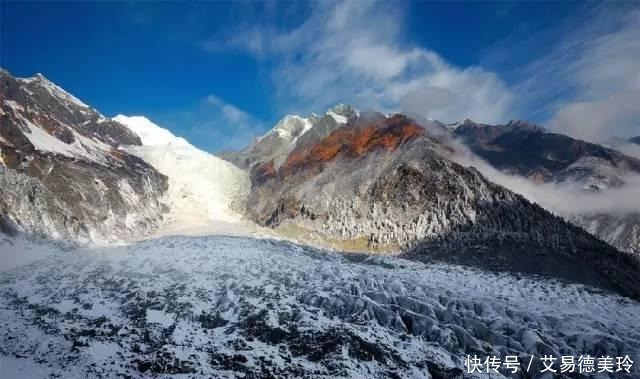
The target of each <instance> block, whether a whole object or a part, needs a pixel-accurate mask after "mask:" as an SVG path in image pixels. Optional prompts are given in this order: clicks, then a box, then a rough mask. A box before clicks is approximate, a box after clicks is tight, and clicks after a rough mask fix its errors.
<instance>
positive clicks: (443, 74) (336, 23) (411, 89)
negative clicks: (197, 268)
mask: <svg viewBox="0 0 640 379" xmlns="http://www.w3.org/2000/svg"><path fill="white" fill-rule="evenodd" d="M402 16H403V15H402V13H401V9H399V7H398V4H384V3H373V2H361V1H358V2H356V1H350V2H318V3H314V4H313V6H312V9H311V13H310V15H309V17H308V18H307V19H306V20H304V22H302V23H301V24H300V25H299V26H298V27H297V28H294V29H293V30H287V31H280V30H277V28H275V27H274V26H273V25H261V26H257V27H253V28H250V29H248V30H246V29H244V30H240V31H239V32H237V33H233V37H232V38H231V42H230V44H231V45H232V46H235V47H236V48H240V49H244V50H245V51H246V52H248V53H250V54H253V55H254V56H256V57H257V58H259V59H262V58H273V59H274V61H275V62H276V63H275V67H273V70H272V72H271V75H272V79H273V83H274V85H275V89H276V95H277V98H278V100H279V103H280V104H282V105H283V106H282V108H283V109H282V110H283V111H286V112H290V111H293V112H297V113H306V112H310V111H317V110H318V109H325V108H326V107H327V106H330V105H332V104H335V103H336V102H338V101H342V102H347V103H351V104H353V105H355V106H357V107H360V108H364V109H375V110H380V111H386V112H390V111H405V112H415V113H418V114H422V115H425V116H430V117H433V118H438V119H440V120H442V121H456V120H459V119H462V118H465V117H469V118H473V119H475V120H478V121H482V122H502V121H505V120H507V119H508V117H509V116H510V110H511V101H512V95H511V92H510V91H509V89H508V88H507V86H506V85H505V84H504V83H503V82H502V80H501V79H500V78H499V77H498V76H497V75H495V74H493V73H490V72H486V71H484V70H483V69H481V68H479V67H470V68H467V69H462V68H458V67H455V66H453V65H451V64H449V63H448V62H446V61H445V60H443V59H442V58H441V57H440V56H439V55H438V54H436V53H435V52H433V51H430V50H428V49H425V48H418V47H412V46H407V45H406V44H404V43H403V38H402V30H401V29H400V25H402V24H403V19H402Z"/></svg>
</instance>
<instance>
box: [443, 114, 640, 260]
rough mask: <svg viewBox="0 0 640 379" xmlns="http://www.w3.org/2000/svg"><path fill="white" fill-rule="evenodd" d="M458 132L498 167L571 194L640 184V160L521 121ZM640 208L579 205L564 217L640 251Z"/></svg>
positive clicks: (468, 126)
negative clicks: (592, 207)
mask: <svg viewBox="0 0 640 379" xmlns="http://www.w3.org/2000/svg"><path fill="white" fill-rule="evenodd" d="M454 135H455V136H457V137H459V138H460V139H461V140H462V141H463V142H464V143H465V144H466V145H467V146H469V148H470V149H471V150H472V151H473V152H474V153H475V154H477V155H478V156H480V157H481V158H483V159H484V160H486V161H487V162H489V163H490V164H491V165H492V166H493V167H495V168H497V169H498V170H500V171H503V172H505V173H507V174H512V175H519V176H523V177H526V178H529V179H530V180H531V181H532V182H534V183H536V184H544V183H555V184H562V185H564V186H565V187H566V189H567V195H566V196H571V191H579V190H582V191H588V192H596V193H597V192H599V193H601V194H602V196H612V192H611V189H616V190H618V191H617V192H620V191H619V190H620V189H628V192H631V191H632V190H633V188H634V187H636V186H637V185H638V182H639V181H638V180H637V178H638V175H640V160H638V159H636V158H633V157H630V156H627V155H625V154H623V153H620V152H618V151H616V150H614V149H611V148H607V147H604V146H601V145H597V144H592V143H588V142H584V141H580V140H577V139H574V138H571V137H569V136H565V135H562V134H555V133H548V132H546V131H545V130H544V129H543V128H541V127H539V126H536V125H531V124H527V123H525V122H522V121H512V122H510V123H508V124H506V125H485V124H478V123H474V122H473V121H470V120H465V122H463V123H461V124H459V125H458V126H457V127H456V128H455V130H454ZM572 187H575V190H574V189H572ZM592 198H594V199H597V198H595V197H592ZM620 201H627V202H628V201H632V202H633V201H634V200H628V199H627V200H624V199H620ZM639 209H640V198H637V199H636V200H635V203H634V204H627V207H626V209H612V210H610V211H608V212H607V211H606V210H604V211H602V210H598V211H590V210H588V209H574V210H572V211H569V212H568V211H564V215H565V217H567V218H568V219H569V220H570V221H571V222H573V223H575V224H576V225H579V226H581V227H583V228H585V229H586V230H587V231H589V232H590V233H592V234H594V235H596V236H598V237H600V238H602V239H603V240H605V241H607V242H609V243H610V244H612V245H614V246H616V247H617V248H620V249H623V250H625V251H629V252H635V253H640V211H639Z"/></svg>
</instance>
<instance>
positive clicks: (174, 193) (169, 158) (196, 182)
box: [114, 115, 250, 230]
mask: <svg viewBox="0 0 640 379" xmlns="http://www.w3.org/2000/svg"><path fill="white" fill-rule="evenodd" d="M114 120H115V121H117V122H120V123H122V124H123V125H126V126H127V127H128V128H130V129H131V130H132V131H134V132H136V133H137V134H138V135H139V136H140V137H141V139H142V146H129V147H127V152H129V153H131V154H133V155H135V156H138V157H140V158H142V159H144V160H145V161H146V162H148V163H150V164H151V165H153V167H155V168H156V169H157V170H159V171H160V172H161V173H162V174H164V175H166V176H167V178H168V183H169V188H168V191H167V193H166V196H165V197H164V198H163V201H165V202H166V204H167V205H168V206H169V213H168V214H167V215H166V219H167V224H168V225H164V227H168V228H170V229H173V230H175V229H176V228H179V229H181V230H186V229H189V228H192V229H193V228H200V227H206V226H209V224H210V223H211V222H227V223H234V222H239V221H240V214H241V212H242V209H243V208H244V205H245V202H246V198H247V196H248V194H249V190H250V182H249V177H248V175H247V174H246V173H245V172H244V171H242V170H240V169H238V168H237V167H235V166H234V165H232V164H231V163H229V162H226V161H224V160H222V159H220V158H217V157H215V156H213V155H211V154H209V153H206V152H204V151H202V150H200V149H198V148H196V147H194V146H193V145H191V144H189V143H188V142H187V141H186V140H185V139H183V138H180V137H176V136H174V135H173V134H172V133H171V132H169V131H168V130H166V129H163V128H161V127H159V126H158V125H156V124H154V123H152V122H151V121H149V120H148V119H146V118H144V117H140V116H133V117H127V116H124V115H118V116H116V117H115V118H114Z"/></svg>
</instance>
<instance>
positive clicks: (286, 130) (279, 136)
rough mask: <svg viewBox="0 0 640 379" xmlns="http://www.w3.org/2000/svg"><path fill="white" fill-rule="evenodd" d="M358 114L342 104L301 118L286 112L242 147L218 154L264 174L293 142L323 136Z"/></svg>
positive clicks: (284, 156) (279, 162)
mask: <svg viewBox="0 0 640 379" xmlns="http://www.w3.org/2000/svg"><path fill="white" fill-rule="evenodd" d="M358 115H359V112H358V111H357V110H355V109H354V108H353V107H351V106H348V105H344V104H339V105H337V106H335V107H334V108H331V109H330V110H328V111H327V112H326V113H325V114H324V115H323V116H318V115H316V114H312V115H310V116H309V117H306V118H304V117H300V116H296V115H289V116H286V117H285V118H283V119H282V120H280V122H278V124H276V126H275V127H274V128H273V129H272V130H271V131H269V132H268V133H267V134H265V135H264V136H262V137H260V138H259V139H257V140H256V141H255V142H254V143H253V144H251V145H250V146H249V147H247V148H246V149H245V150H243V151H240V152H227V153H223V154H222V155H221V156H222V158H223V159H226V160H228V161H230V162H232V163H234V164H235V165H236V166H238V167H240V168H242V169H246V170H247V171H249V172H250V173H252V174H255V175H256V176H261V175H264V174H265V173H266V174H267V175H268V173H269V171H270V170H275V169H277V168H279V167H280V166H281V165H282V164H283V163H284V161H285V160H286V159H287V157H288V156H289V153H290V152H291V151H292V150H293V149H294V148H295V147H296V146H302V145H305V144H307V143H309V142H310V141H314V140H317V139H321V138H324V137H326V136H328V135H329V134H330V133H331V132H332V131H334V130H335V129H337V128H339V127H340V126H342V125H344V124H346V123H347V122H348V121H349V120H353V119H355V118H356V117H358Z"/></svg>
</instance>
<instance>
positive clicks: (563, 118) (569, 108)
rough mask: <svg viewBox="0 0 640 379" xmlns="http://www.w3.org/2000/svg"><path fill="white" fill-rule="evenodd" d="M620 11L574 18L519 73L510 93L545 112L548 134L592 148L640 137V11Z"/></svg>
mask: <svg viewBox="0 0 640 379" xmlns="http://www.w3.org/2000/svg"><path fill="white" fill-rule="evenodd" d="M620 5H625V4H615V5H611V4H603V5H598V6H595V7H593V8H589V9H587V10H585V11H583V12H580V13H579V14H578V15H577V16H576V17H575V19H574V20H571V21H569V22H567V23H566V24H565V25H564V26H563V27H564V30H566V35H565V37H564V38H563V39H561V40H560V41H559V42H558V43H557V44H556V45H555V46H553V47H552V49H551V50H550V52H549V53H548V54H546V55H543V56H542V58H540V59H538V60H536V61H535V62H533V63H532V64H531V65H529V66H528V67H527V68H526V69H525V70H524V77H526V80H523V81H522V82H521V83H520V84H519V85H518V88H517V89H516V92H519V93H522V94H523V95H524V96H526V97H528V98H529V99H528V102H529V106H531V104H534V103H538V104H543V106H544V107H546V108H548V110H550V112H551V117H550V118H549V120H548V121H547V122H546V124H547V125H548V127H549V128H550V129H551V130H555V131H559V132H561V133H566V134H569V135H572V136H574V137H577V138H581V139H584V140H588V141H592V142H602V141H604V140H605V139H607V138H608V137H611V136H631V135H637V134H640V107H639V106H638V104H640V10H639V9H638V8H637V7H626V6H620ZM627 5H628V4H627Z"/></svg>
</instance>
